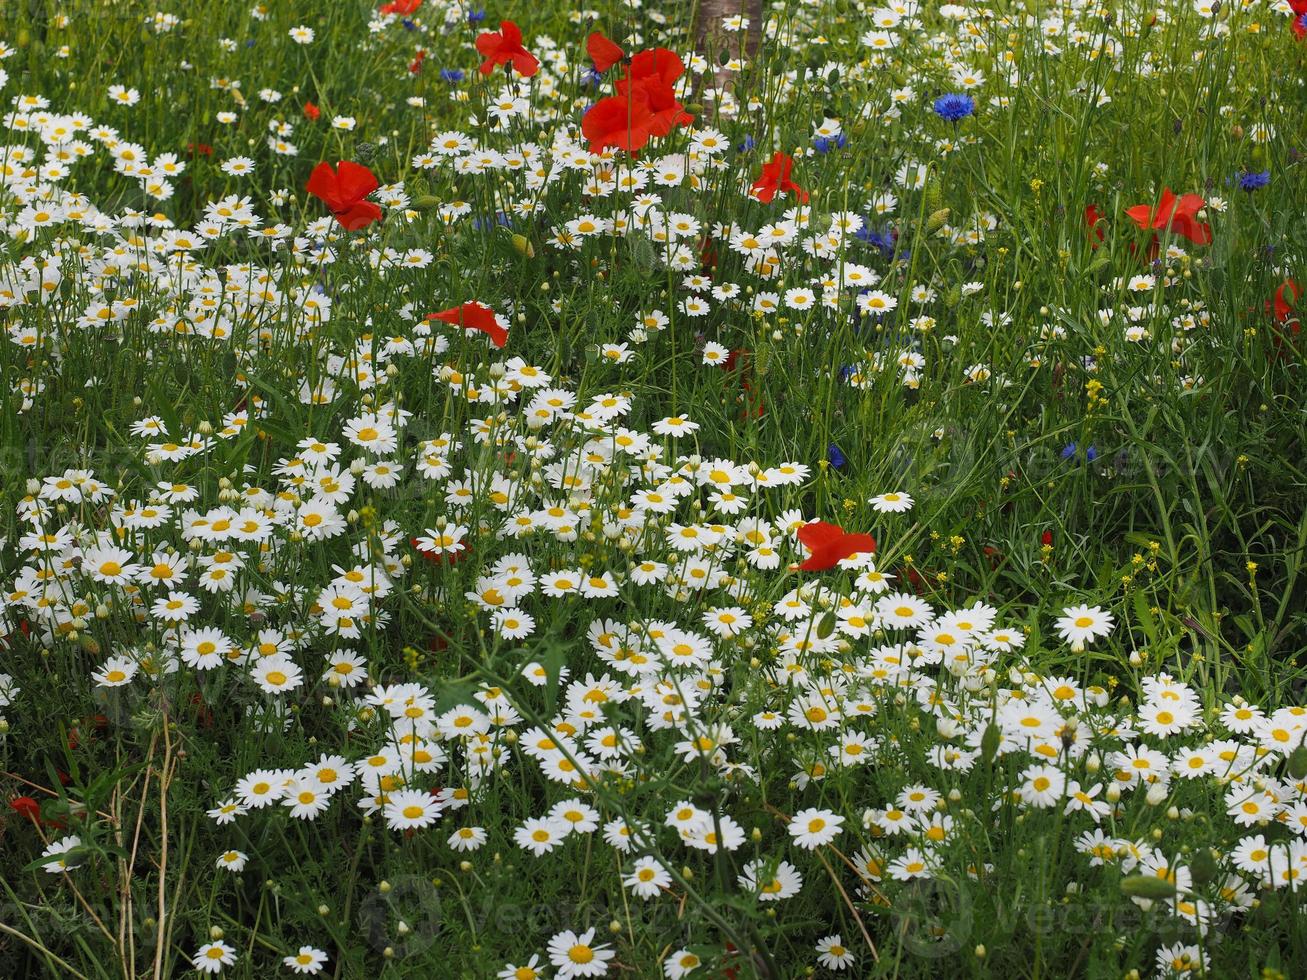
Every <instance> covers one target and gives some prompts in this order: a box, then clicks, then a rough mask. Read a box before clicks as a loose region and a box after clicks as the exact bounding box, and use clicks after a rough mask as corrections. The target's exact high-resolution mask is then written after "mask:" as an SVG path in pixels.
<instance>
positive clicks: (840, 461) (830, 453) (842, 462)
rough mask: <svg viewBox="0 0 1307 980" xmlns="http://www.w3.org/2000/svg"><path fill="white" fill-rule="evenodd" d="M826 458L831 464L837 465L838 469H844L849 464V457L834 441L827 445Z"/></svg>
mask: <svg viewBox="0 0 1307 980" xmlns="http://www.w3.org/2000/svg"><path fill="white" fill-rule="evenodd" d="M826 458H827V459H828V460H830V464H831V466H833V467H835V468H836V469H837V470H842V469H844V467H846V466H848V465H849V458H848V457H847V456H845V455H844V452H843V451H842V450H841V449H840V447H839V446H837V445H835V443H833V442H832V443H831V444H830V445H829V446H828V447H826Z"/></svg>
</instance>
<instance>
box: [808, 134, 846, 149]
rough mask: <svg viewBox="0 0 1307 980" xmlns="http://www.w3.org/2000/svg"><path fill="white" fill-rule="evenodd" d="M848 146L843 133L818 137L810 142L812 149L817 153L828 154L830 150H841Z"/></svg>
mask: <svg viewBox="0 0 1307 980" xmlns="http://www.w3.org/2000/svg"><path fill="white" fill-rule="evenodd" d="M848 145H849V139H848V137H847V136H845V135H844V134H843V133H840V134H838V135H836V136H818V137H817V138H816V139H814V140H813V141H812V148H813V149H814V150H816V151H817V152H818V153H829V152H830V151H831V150H842V149H844V148H845V147H846V146H848Z"/></svg>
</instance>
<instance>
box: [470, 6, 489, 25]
mask: <svg viewBox="0 0 1307 980" xmlns="http://www.w3.org/2000/svg"><path fill="white" fill-rule="evenodd" d="M485 19H486V12H485V11H484V10H481V9H480V8H478V9H476V10H469V11H468V12H467V22H468V23H469V24H479V23H481V22H482V21H483V20H485Z"/></svg>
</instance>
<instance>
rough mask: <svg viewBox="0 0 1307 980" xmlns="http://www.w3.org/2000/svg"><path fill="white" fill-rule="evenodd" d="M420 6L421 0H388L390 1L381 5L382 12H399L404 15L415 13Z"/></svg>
mask: <svg viewBox="0 0 1307 980" xmlns="http://www.w3.org/2000/svg"><path fill="white" fill-rule="evenodd" d="M420 6H422V0H390V3H383V4H382V5H381V12H382V13H383V14H399V15H400V16H404V15H407V14H412V13H416V12H417V9H418V7H420Z"/></svg>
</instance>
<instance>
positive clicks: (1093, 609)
mask: <svg viewBox="0 0 1307 980" xmlns="http://www.w3.org/2000/svg"><path fill="white" fill-rule="evenodd" d="M1115 626H1116V623H1115V621H1114V620H1113V619H1112V614H1111V613H1110V612H1107V611H1106V610H1104V609H1103V608H1102V607H1100V606H1084V605H1080V606H1068V607H1066V608H1065V609H1063V610H1062V616H1061V618H1060V619H1058V621H1057V631H1058V633H1059V634H1060V635H1061V637H1062V639H1063V640H1065V641H1066V642H1068V643H1070V644H1071V650H1072V652H1074V653H1082V652H1084V649H1085V646H1086V644H1088V643H1092V642H1093V641H1094V640H1096V639H1098V637H1100V636H1107V635H1108V634H1109V633H1111V632H1112V630H1113V628H1114V627H1115Z"/></svg>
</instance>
